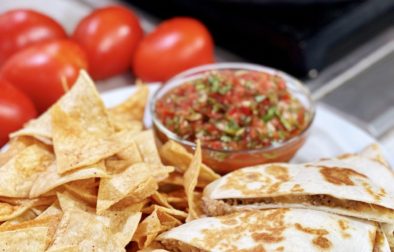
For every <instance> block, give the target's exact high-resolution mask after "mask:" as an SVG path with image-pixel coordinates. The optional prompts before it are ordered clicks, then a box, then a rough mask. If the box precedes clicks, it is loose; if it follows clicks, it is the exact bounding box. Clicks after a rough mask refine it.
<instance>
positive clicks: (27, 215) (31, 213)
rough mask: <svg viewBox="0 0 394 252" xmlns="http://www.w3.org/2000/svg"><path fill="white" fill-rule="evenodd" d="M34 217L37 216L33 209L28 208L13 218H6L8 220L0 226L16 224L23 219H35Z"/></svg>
mask: <svg viewBox="0 0 394 252" xmlns="http://www.w3.org/2000/svg"><path fill="white" fill-rule="evenodd" d="M1 204H2V203H0V205H1ZM36 217H37V214H36V213H35V212H34V211H33V210H31V209H29V210H27V211H26V212H24V213H23V214H21V215H19V216H17V217H15V218H13V219H11V220H8V221H6V222H4V223H3V224H1V225H0V227H2V226H4V225H14V224H18V223H21V222H24V221H28V220H32V219H35V218H36Z"/></svg>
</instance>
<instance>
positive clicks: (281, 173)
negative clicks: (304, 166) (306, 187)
mask: <svg viewBox="0 0 394 252" xmlns="http://www.w3.org/2000/svg"><path fill="white" fill-rule="evenodd" d="M265 171H266V172H267V173H268V174H269V175H271V176H274V177H275V178H276V179H277V180H279V181H282V182H285V181H289V180H290V176H289V171H288V169H287V167H284V166H281V165H270V166H268V167H267V168H266V169H265Z"/></svg>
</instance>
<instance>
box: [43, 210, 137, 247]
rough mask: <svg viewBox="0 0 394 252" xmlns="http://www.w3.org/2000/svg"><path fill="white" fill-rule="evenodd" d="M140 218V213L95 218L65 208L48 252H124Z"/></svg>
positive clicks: (125, 211) (119, 213)
mask: <svg viewBox="0 0 394 252" xmlns="http://www.w3.org/2000/svg"><path fill="white" fill-rule="evenodd" d="M140 218H141V213H139V212H137V213H135V212H130V211H129V210H128V209H125V210H124V211H123V212H116V213H111V214H109V213H108V214H107V215H106V216H98V215H96V214H94V213H88V212H85V211H83V210H80V209H77V208H75V209H68V210H67V211H65V212H64V214H63V217H62V219H61V221H60V224H59V226H58V229H57V230H56V233H55V238H54V241H53V243H52V246H51V247H50V248H49V250H48V251H59V250H60V249H66V248H67V249H69V250H70V249H75V247H77V248H78V251H91V250H92V248H100V250H102V251H124V247H125V246H126V244H127V243H128V242H129V241H130V239H131V237H132V236H133V232H134V230H135V229H136V226H137V224H138V222H139V220H140Z"/></svg>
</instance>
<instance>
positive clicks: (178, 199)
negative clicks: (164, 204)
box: [167, 189, 188, 209]
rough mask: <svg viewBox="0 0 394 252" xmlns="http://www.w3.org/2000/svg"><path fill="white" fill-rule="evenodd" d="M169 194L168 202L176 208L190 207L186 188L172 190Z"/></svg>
mask: <svg viewBox="0 0 394 252" xmlns="http://www.w3.org/2000/svg"><path fill="white" fill-rule="evenodd" d="M167 195H168V197H167V200H168V203H170V204H171V205H172V206H174V207H175V208H176V209H186V208H187V207H188V203H187V198H186V194H185V190H184V189H181V190H177V191H173V192H170V193H168V194H167Z"/></svg>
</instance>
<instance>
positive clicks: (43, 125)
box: [11, 70, 111, 144]
mask: <svg viewBox="0 0 394 252" xmlns="http://www.w3.org/2000/svg"><path fill="white" fill-rule="evenodd" d="M100 101H101V98H100V96H99V94H98V92H97V90H96V86H95V84H94V83H93V81H92V80H91V79H90V77H89V75H88V74H87V73H86V71H85V70H81V71H80V73H79V76H78V79H77V80H76V82H75V84H74V85H73V87H72V88H71V89H70V91H69V92H67V93H66V94H65V95H63V96H62V97H61V98H60V99H59V100H58V101H57V102H56V103H55V104H54V105H52V107H51V108H49V109H48V110H47V111H46V112H45V113H43V114H42V115H41V116H40V117H38V118H37V119H34V120H31V121H29V123H27V124H26V126H25V127H24V128H23V129H21V130H19V131H17V132H14V133H12V134H11V137H16V136H32V137H35V138H37V139H39V140H40V141H42V142H44V143H46V144H52V124H51V121H52V117H51V113H52V109H53V107H54V106H57V105H59V106H60V107H61V109H62V110H64V111H67V112H69V111H70V110H71V109H70V108H73V107H79V106H85V105H86V106H94V105H96V103H95V102H97V105H98V107H97V108H96V107H90V109H92V110H94V111H95V110H100V109H101V108H102V106H103V105H102V102H101V103H100ZM94 111H92V112H93V113H94ZM103 124H104V122H103V123H102V124H100V125H102V126H103V127H104V126H105V125H103ZM108 124H109V123H108ZM109 126H111V125H109ZM95 127H97V126H95ZM110 128H111V127H109V128H108V129H110Z"/></svg>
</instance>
